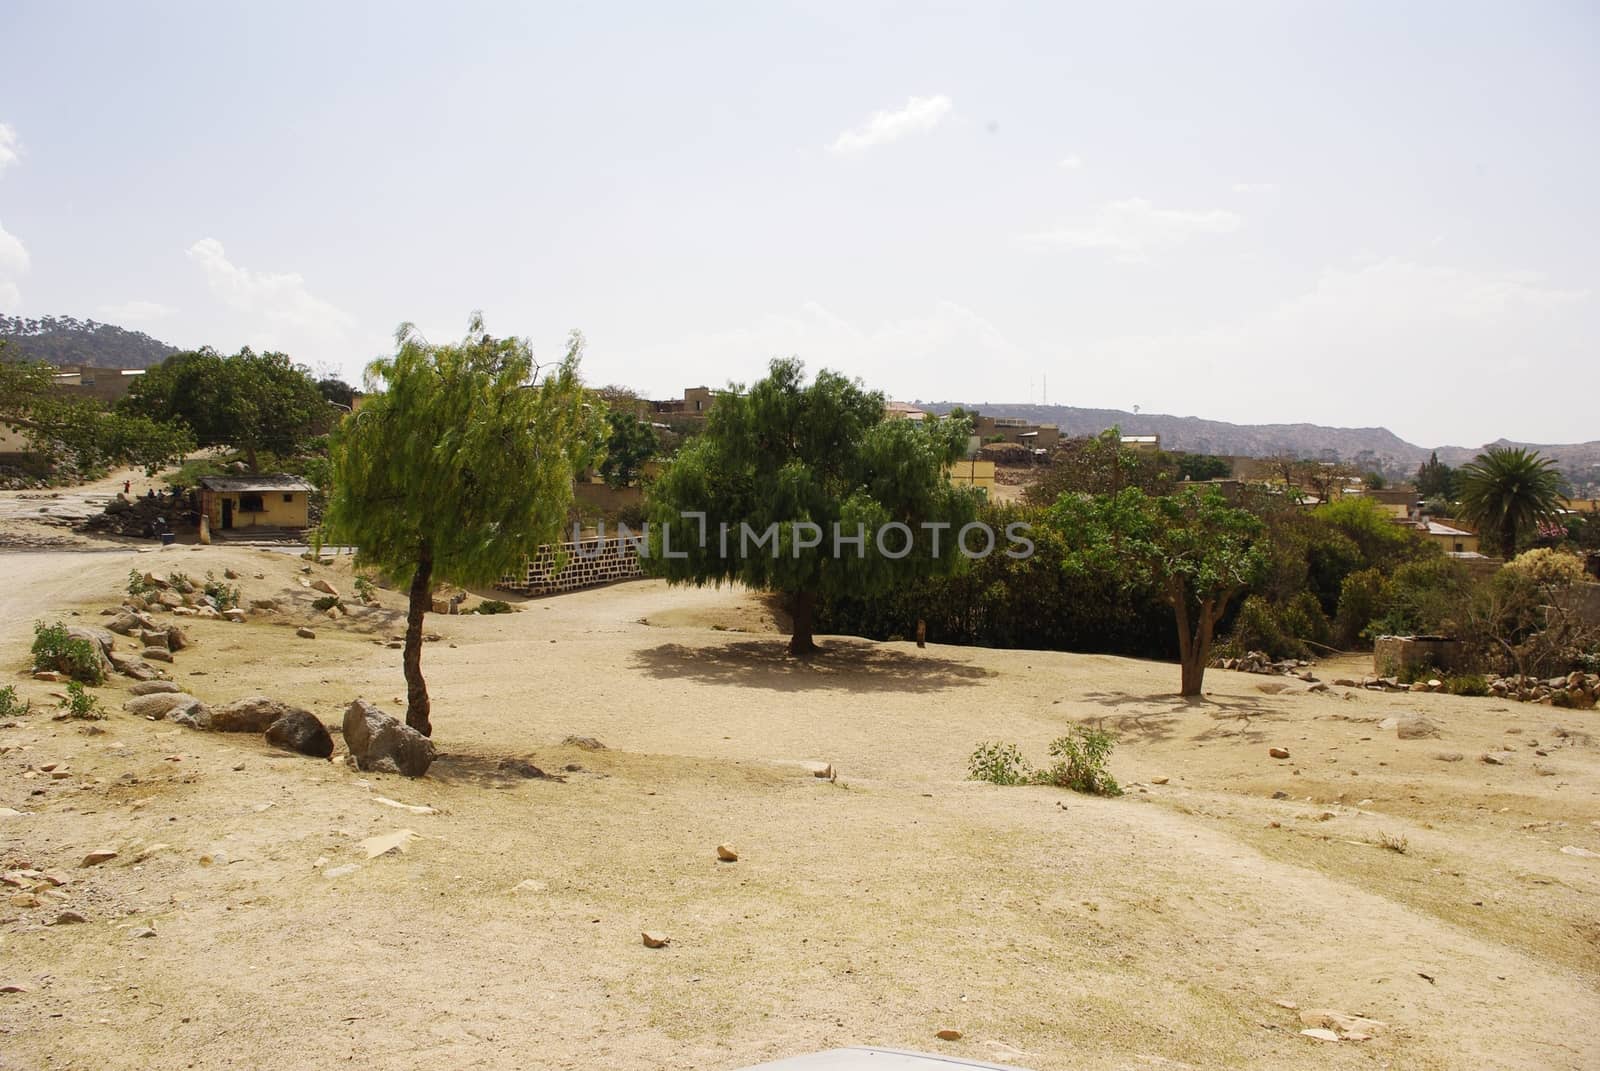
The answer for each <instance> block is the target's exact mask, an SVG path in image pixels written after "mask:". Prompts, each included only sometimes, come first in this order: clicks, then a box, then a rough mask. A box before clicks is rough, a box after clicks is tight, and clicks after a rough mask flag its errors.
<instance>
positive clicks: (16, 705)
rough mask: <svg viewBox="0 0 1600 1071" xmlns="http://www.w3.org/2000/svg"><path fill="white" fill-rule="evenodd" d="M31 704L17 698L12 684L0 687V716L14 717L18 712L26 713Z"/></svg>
mask: <svg viewBox="0 0 1600 1071" xmlns="http://www.w3.org/2000/svg"><path fill="white" fill-rule="evenodd" d="M32 706H33V704H32V703H29V702H27V701H26V700H21V699H18V698H17V690H16V688H15V687H13V686H12V685H9V684H8V685H6V686H5V687H4V688H0V718H15V717H17V716H18V715H20V714H26V713H27V712H28V710H29V709H30V708H31V707H32Z"/></svg>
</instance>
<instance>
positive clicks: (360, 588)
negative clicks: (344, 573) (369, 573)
mask: <svg viewBox="0 0 1600 1071" xmlns="http://www.w3.org/2000/svg"><path fill="white" fill-rule="evenodd" d="M355 588H356V598H358V599H360V600H361V601H362V602H371V601H372V600H373V599H375V598H377V597H378V589H377V588H376V587H375V586H374V585H373V583H372V581H370V580H368V579H367V578H366V577H364V576H358V577H356V579H355Z"/></svg>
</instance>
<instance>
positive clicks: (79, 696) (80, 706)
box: [61, 681, 106, 721]
mask: <svg viewBox="0 0 1600 1071" xmlns="http://www.w3.org/2000/svg"><path fill="white" fill-rule="evenodd" d="M61 716H62V717H67V718H77V719H80V720H83V721H100V720H101V719H103V718H104V717H105V716H106V712H105V710H104V709H103V708H102V707H101V706H100V700H98V699H96V698H95V697H94V696H92V695H90V694H89V693H88V692H86V691H84V689H83V685H81V684H79V683H78V682H77V681H69V682H68V683H67V694H66V695H65V696H63V697H62V699H61Z"/></svg>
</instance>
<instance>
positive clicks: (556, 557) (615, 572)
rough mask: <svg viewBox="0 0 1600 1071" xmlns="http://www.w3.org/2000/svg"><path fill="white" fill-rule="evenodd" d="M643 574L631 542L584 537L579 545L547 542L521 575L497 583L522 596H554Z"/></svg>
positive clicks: (612, 537)
mask: <svg viewBox="0 0 1600 1071" xmlns="http://www.w3.org/2000/svg"><path fill="white" fill-rule="evenodd" d="M580 548H581V550H582V554H581V555H580V554H579V550H580ZM558 566H559V568H558ZM643 575H644V570H642V569H641V568H640V567H639V550H638V548H637V547H636V546H634V544H633V543H632V541H628V542H624V541H622V540H619V539H617V538H616V537H615V536H611V537H610V538H608V539H606V541H605V543H604V544H603V545H602V544H601V542H600V541H599V540H598V539H586V540H584V541H583V542H582V543H581V544H578V543H571V542H567V543H546V544H545V545H544V546H542V547H540V548H539V552H538V553H537V554H535V555H534V556H533V558H532V559H530V560H529V562H528V566H527V568H526V569H525V570H524V571H523V573H522V574H521V575H516V574H511V575H508V576H503V577H501V578H500V583H499V584H498V585H496V586H497V587H500V588H502V589H504V590H506V591H517V592H521V593H522V594H524V595H553V594H555V593H556V592H561V591H577V590H579V589H580V588H592V587H596V586H598V585H600V584H610V583H614V582H615V581H618V580H634V579H637V578H639V577H641V576H643Z"/></svg>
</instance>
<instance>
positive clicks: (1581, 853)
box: [1561, 844, 1600, 859]
mask: <svg viewBox="0 0 1600 1071" xmlns="http://www.w3.org/2000/svg"><path fill="white" fill-rule="evenodd" d="M1561 854H1562V855H1575V856H1577V857H1578V858H1579V859H1600V852H1591V851H1590V850H1589V849H1588V848H1579V847H1577V846H1576V845H1572V844H1568V845H1566V846H1565V847H1563V848H1562V849H1561Z"/></svg>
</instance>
